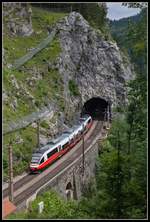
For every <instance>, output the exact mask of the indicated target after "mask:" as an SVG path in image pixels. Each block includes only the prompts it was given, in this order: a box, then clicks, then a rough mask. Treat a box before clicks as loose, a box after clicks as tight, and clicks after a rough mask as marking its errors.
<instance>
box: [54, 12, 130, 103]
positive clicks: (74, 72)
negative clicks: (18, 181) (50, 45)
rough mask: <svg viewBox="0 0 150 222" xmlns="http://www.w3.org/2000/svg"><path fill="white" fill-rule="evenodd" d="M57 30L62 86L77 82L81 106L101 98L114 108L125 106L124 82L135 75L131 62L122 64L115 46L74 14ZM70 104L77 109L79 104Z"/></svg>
mask: <svg viewBox="0 0 150 222" xmlns="http://www.w3.org/2000/svg"><path fill="white" fill-rule="evenodd" d="M57 27H58V29H59V34H58V35H59V39H60V43H61V48H62V53H61V55H60V57H59V59H58V60H57V65H56V67H57V68H58V70H59V72H60V73H61V74H62V75H63V78H64V79H65V81H64V82H66V83H65V84H66V85H67V82H68V81H69V80H70V79H73V80H74V81H76V83H77V85H78V88H79V91H80V94H81V95H82V101H83V103H84V102H86V101H87V100H88V99H90V98H92V97H102V98H104V99H106V100H107V99H108V98H109V99H110V100H111V101H112V102H113V105H114V106H115V105H117V104H124V103H125V102H126V90H127V89H126V88H125V82H126V81H127V80H130V79H132V78H134V73H133V70H132V67H131V64H130V62H127V63H126V65H125V64H124V61H123V57H122V55H121V52H120V50H119V48H118V47H117V45H116V43H113V42H110V41H106V40H104V38H103V37H102V35H101V34H100V32H98V31H95V30H94V29H93V28H92V27H91V26H90V25H89V24H88V22H87V21H86V20H85V19H84V18H83V17H82V15H80V14H79V13H77V12H72V13H70V14H69V16H68V17H65V19H63V20H61V21H60V22H59V23H58V24H57ZM87 89H88V90H87ZM65 91H66V88H65ZM67 94H68V95H69V90H68V93H66V95H67ZM69 101H70V100H69ZM71 103H72V105H73V106H74V107H76V105H77V104H78V103H80V100H79V98H78V101H76V104H75V102H74V101H73V100H72V102H71Z"/></svg>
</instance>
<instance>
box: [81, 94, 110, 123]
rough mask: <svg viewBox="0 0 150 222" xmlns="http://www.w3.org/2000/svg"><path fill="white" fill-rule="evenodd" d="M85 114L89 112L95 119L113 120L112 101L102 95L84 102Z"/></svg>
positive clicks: (83, 110) (83, 111)
mask: <svg viewBox="0 0 150 222" xmlns="http://www.w3.org/2000/svg"><path fill="white" fill-rule="evenodd" d="M84 114H89V115H90V116H92V118H93V119H94V120H101V121H106V120H108V119H109V120H111V103H110V101H106V100H105V99H102V98H100V97H93V98H91V99H90V100H88V101H87V102H86V103H85V104H84V106H83V109H82V112H81V115H84Z"/></svg>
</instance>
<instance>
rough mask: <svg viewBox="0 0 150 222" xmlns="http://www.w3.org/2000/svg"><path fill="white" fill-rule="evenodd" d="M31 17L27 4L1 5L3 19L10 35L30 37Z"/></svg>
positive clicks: (31, 29) (30, 10)
mask: <svg viewBox="0 0 150 222" xmlns="http://www.w3.org/2000/svg"><path fill="white" fill-rule="evenodd" d="M31 15H32V9H31V8H30V7H29V5H28V3H21V2H20V3H14V2H13V3H11V2H9V3H7V2H6V3H3V18H4V19H5V22H6V23H7V28H8V30H9V34H11V35H14V36H15V35H16V36H30V35H31V34H32V33H33V28H32V19H31Z"/></svg>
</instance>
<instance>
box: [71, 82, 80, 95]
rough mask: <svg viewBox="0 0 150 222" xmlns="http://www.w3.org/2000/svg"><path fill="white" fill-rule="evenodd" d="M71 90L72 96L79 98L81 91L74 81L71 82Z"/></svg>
mask: <svg viewBox="0 0 150 222" xmlns="http://www.w3.org/2000/svg"><path fill="white" fill-rule="evenodd" d="M69 90H70V93H71V95H73V96H79V89H78V86H77V84H76V82H75V81H74V80H69Z"/></svg>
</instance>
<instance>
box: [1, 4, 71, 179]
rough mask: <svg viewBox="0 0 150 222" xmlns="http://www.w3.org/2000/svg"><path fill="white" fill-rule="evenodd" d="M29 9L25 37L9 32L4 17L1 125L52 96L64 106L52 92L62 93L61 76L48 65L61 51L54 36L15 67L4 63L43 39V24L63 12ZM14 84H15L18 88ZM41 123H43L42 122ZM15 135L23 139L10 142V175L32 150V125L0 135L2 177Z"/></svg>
mask: <svg viewBox="0 0 150 222" xmlns="http://www.w3.org/2000/svg"><path fill="white" fill-rule="evenodd" d="M32 11H33V16H32V22H33V29H34V33H33V34H32V35H31V36H29V37H21V36H11V35H10V33H9V31H8V29H7V26H6V20H5V19H4V36H3V43H4V50H5V54H4V60H5V63H4V66H3V87H4V89H5V91H6V93H7V94H8V101H7V102H4V104H3V127H4V128H5V126H6V125H7V124H8V123H9V122H12V121H17V120H20V119H22V118H23V117H24V116H27V115H29V114H31V113H32V112H35V111H37V109H38V108H39V109H41V108H42V107H43V106H46V105H47V104H48V103H49V102H50V101H52V100H54V101H56V100H57V104H58V106H60V109H61V110H62V109H63V107H64V101H62V99H60V98H56V96H55V95H56V93H57V94H58V95H62V92H63V81H62V77H61V75H60V74H59V72H58V70H57V69H56V68H51V67H52V66H53V67H54V64H55V61H56V59H57V57H58V56H59V54H60V52H61V47H60V42H59V40H58V38H57V36H56V37H55V38H54V39H53V41H52V42H51V43H50V44H48V46H47V47H46V48H45V49H43V50H42V51H41V52H39V53H38V54H37V55H35V56H34V57H33V58H32V59H31V60H30V61H28V62H27V63H26V64H24V66H22V67H20V68H19V69H18V70H11V69H10V68H8V67H7V66H8V64H10V63H11V64H14V61H15V60H16V59H18V58H20V57H22V56H24V55H25V54H26V53H28V50H29V49H31V48H34V47H36V46H37V45H38V44H39V43H40V42H41V41H42V40H44V39H45V38H46V37H47V35H48V33H47V27H50V26H53V25H54V24H55V23H56V22H57V21H58V20H60V19H62V18H63V17H64V16H65V15H67V13H53V12H48V11H47V10H44V9H39V8H36V7H32ZM12 76H14V78H15V82H16V83H15V84H13V81H12ZM32 77H33V80H32ZM29 82H31V84H29ZM16 84H17V85H18V87H19V88H18V89H17V88H16ZM14 100H16V101H17V107H16V108H15V109H14V108H13V106H12V102H13V101H14ZM44 126H46V125H45V124H44ZM46 127H47V126H46ZM17 136H20V137H21V138H22V139H23V141H24V142H23V143H20V144H15V143H14V142H13V154H14V176H15V175H18V174H20V173H22V172H23V171H24V170H25V169H27V168H28V164H29V162H30V159H31V154H32V151H33V149H34V148H35V147H36V143H37V139H36V129H34V128H32V127H31V126H29V127H27V128H26V129H25V130H21V131H19V132H17V133H13V134H11V135H6V136H4V138H3V152H4V154H3V170H4V179H6V178H7V175H8V164H7V163H8V153H7V150H8V143H9V141H10V137H12V138H13V140H15V138H16V137H17Z"/></svg>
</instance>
